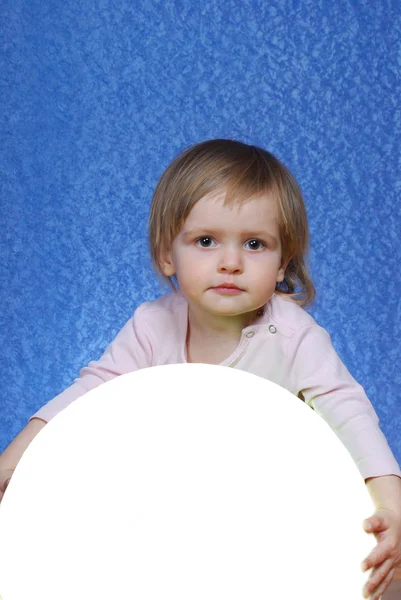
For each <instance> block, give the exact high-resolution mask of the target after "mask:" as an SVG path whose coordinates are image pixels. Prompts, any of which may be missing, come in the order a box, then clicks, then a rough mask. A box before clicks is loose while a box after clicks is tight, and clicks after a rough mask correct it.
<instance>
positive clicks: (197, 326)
mask: <svg viewBox="0 0 401 600" xmlns="http://www.w3.org/2000/svg"><path fill="white" fill-rule="evenodd" d="M256 313H257V311H256V310H255V311H252V313H245V314H242V315H236V316H234V317H224V316H223V317H221V316H219V315H211V314H210V313H204V312H203V311H200V310H199V309H197V307H193V306H191V305H189V309H188V328H189V331H190V332H191V336H195V337H197V338H204V339H208V338H209V339H210V338H219V339H220V340H233V339H236V340H239V338H240V337H241V332H242V330H243V329H244V328H245V327H248V325H250V324H251V323H252V321H253V320H254V318H255V316H256Z"/></svg>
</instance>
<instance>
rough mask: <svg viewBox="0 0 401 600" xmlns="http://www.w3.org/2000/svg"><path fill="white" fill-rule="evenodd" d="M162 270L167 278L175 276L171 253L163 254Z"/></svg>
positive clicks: (161, 257)
mask: <svg viewBox="0 0 401 600" xmlns="http://www.w3.org/2000/svg"><path fill="white" fill-rule="evenodd" d="M159 264H160V269H161V271H162V273H163V275H165V276H166V277H172V276H173V275H174V274H175V271H176V269H175V266H174V263H173V257H172V255H171V252H163V253H162V254H161V255H160V263H159Z"/></svg>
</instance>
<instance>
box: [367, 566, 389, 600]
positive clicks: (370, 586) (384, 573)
mask: <svg viewBox="0 0 401 600" xmlns="http://www.w3.org/2000/svg"><path fill="white" fill-rule="evenodd" d="M392 571H393V572H394V567H393V561H392V560H391V559H388V560H386V561H384V562H383V563H382V564H381V565H380V566H378V567H377V568H376V569H374V570H373V571H372V573H371V574H370V577H369V579H368V581H367V582H366V584H365V587H364V589H363V590H364V595H365V598H368V597H369V594H372V593H376V590H377V589H378V588H379V586H381V585H382V583H383V582H384V581H385V580H386V579H387V578H388V576H389V574H390V573H391V572H392ZM391 578H392V575H391ZM390 581H391V579H390ZM386 587H387V586H386ZM379 595H380V594H379Z"/></svg>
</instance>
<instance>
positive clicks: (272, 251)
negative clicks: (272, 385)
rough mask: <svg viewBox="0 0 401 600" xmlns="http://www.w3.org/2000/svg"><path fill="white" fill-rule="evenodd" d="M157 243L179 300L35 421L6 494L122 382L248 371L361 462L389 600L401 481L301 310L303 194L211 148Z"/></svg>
mask: <svg viewBox="0 0 401 600" xmlns="http://www.w3.org/2000/svg"><path fill="white" fill-rule="evenodd" d="M149 237H150V248H151V253H152V259H153V263H154V266H155V268H156V270H157V272H158V273H159V274H160V275H161V276H162V277H163V278H164V279H165V280H166V281H168V283H169V284H170V286H171V287H172V293H170V294H166V295H164V296H162V297H161V298H159V299H157V300H155V301H153V302H146V303H144V304H142V305H141V306H140V307H139V308H138V309H137V310H136V311H135V313H134V316H133V318H132V319H131V320H130V321H128V323H127V324H126V325H125V326H124V328H123V329H122V330H121V332H120V333H119V334H118V335H117V337H116V339H115V340H114V341H113V342H112V344H111V345H110V346H109V347H108V348H107V349H106V351H105V353H104V354H103V356H102V357H101V358H100V359H99V360H98V361H96V362H92V363H90V364H89V366H88V367H86V368H84V369H83V370H82V371H81V373H80V377H79V379H77V380H75V382H74V383H73V385H72V386H71V387H70V388H68V389H67V390H66V391H64V392H63V393H61V394H60V395H59V396H57V397H56V398H54V399H53V400H52V401H51V402H49V403H48V404H47V405H45V406H44V407H43V408H41V409H40V410H39V411H38V412H37V413H36V414H35V415H34V416H33V417H32V419H31V421H30V422H29V424H28V425H27V426H26V427H25V429H24V430H23V431H22V432H21V433H20V434H19V435H18V436H17V438H16V439H15V440H14V441H13V442H12V443H11V444H10V446H9V447H8V448H7V449H6V450H5V451H4V453H3V455H2V456H1V457H0V487H2V488H3V490H4V489H5V486H6V485H7V481H8V480H9V478H10V476H11V474H12V472H13V470H14V468H15V466H16V464H17V462H18V460H19V459H20V457H21V455H22V453H23V452H24V450H25V448H26V447H27V445H28V444H29V443H30V441H31V440H32V439H33V437H34V436H35V435H36V434H37V432H38V431H39V430H40V429H41V428H42V427H43V426H44V425H45V423H46V422H48V421H49V420H50V419H52V418H53V417H54V416H55V415H56V414H57V413H58V412H59V411H61V410H62V409H63V408H65V407H66V406H67V405H68V404H69V403H71V402H73V401H74V400H75V399H76V398H78V397H79V396H81V395H83V394H85V393H86V392H87V391H89V390H91V389H92V388H94V387H96V386H98V385H100V384H101V383H103V382H105V381H108V380H110V379H112V378H113V377H116V376H118V375H121V374H123V373H127V372H130V371H133V370H136V369H141V368H144V367H150V366H155V365H162V364H172V363H184V362H199V363H212V364H221V365H224V366H229V367H233V368H238V369H243V370H245V371H249V372H250V373H254V374H255V375H259V376H262V377H265V378H267V379H270V380H272V381H274V382H276V383H278V384H279V385H281V386H283V387H285V388H287V389H288V390H290V391H291V392H292V393H293V394H295V395H297V396H298V397H299V398H301V399H302V400H303V401H305V402H306V403H307V404H308V405H310V406H311V407H312V408H314V410H316V411H317V412H318V413H319V414H321V415H322V416H323V418H325V419H326V421H327V422H328V423H329V425H330V426H331V427H332V428H333V429H334V430H335V432H336V433H337V435H338V437H339V438H340V439H341V440H342V441H343V443H344V444H345V446H346V447H347V448H348V450H349V452H350V454H351V456H352V457H353V458H354V460H355V462H356V464H357V466H358V468H359V470H360V472H361V475H362V477H363V478H364V479H365V481H366V482H367V486H368V488H369V491H370V493H371V495H372V497H373V499H374V501H375V503H376V506H377V511H376V513H375V515H373V516H372V517H371V518H370V519H369V520H368V521H367V522H365V529H366V531H371V532H373V533H375V534H376V538H377V540H378V544H377V546H376V548H375V549H374V551H373V552H372V553H371V554H370V555H369V557H368V558H367V559H366V561H365V565H364V567H365V568H367V569H368V568H371V567H374V570H373V571H372V573H371V576H370V579H369V583H368V585H367V588H366V590H365V593H366V594H369V593H372V594H373V595H372V596H371V597H372V598H373V599H374V600H376V599H378V598H379V597H380V595H381V594H382V593H383V591H384V589H385V588H386V587H387V585H388V583H389V582H390V581H391V578H392V576H393V574H394V568H395V566H396V564H397V563H398V562H400V560H401V480H400V476H401V472H400V469H399V467H398V465H397V463H396V461H395V459H394V457H393V455H392V453H391V451H390V448H389V446H388V444H387V442H386V440H385V438H384V436H383V434H382V432H381V430H380V429H379V426H378V418H377V416H376V413H375V411H374V409H373V407H372V405H371V403H370V402H369V400H368V399H367V397H366V395H365V393H364V391H363V389H362V387H361V386H360V385H359V384H358V383H357V382H356V381H355V380H354V379H353V378H352V377H351V375H350V374H349V372H348V371H347V370H346V368H345V367H344V365H343V364H342V362H341V361H340V359H339V357H338V355H337V354H336V352H335V350H334V348H333V346H332V345H331V341H330V337H329V335H328V334H327V333H326V332H325V330H324V329H322V328H321V327H319V326H318V325H317V323H316V322H315V321H314V319H313V318H312V317H311V316H310V315H309V314H308V313H307V312H306V311H305V310H304V309H303V308H302V307H304V306H306V305H307V304H309V303H310V302H312V300H313V297H314V287H313V284H312V282H311V280H310V278H309V275H308V271H307V268H306V265H305V260H304V257H305V255H306V252H307V246H308V225H307V218H306V212H305V207H304V203H303V199H302V196H301V192H300V190H299V188H298V185H297V183H296V182H295V180H294V179H293V177H292V176H291V174H290V173H289V172H288V170H287V169H286V168H285V167H284V166H283V165H282V164H281V163H280V162H279V161H278V160H277V159H276V158H275V157H274V156H272V155H271V154H270V153H268V152H266V151H264V150H262V149H260V148H256V147H253V146H248V145H246V144H242V143H240V142H234V141H230V140H212V141H208V142H203V143H201V144H198V145H197V146H194V147H193V148H190V149H189V150H187V151H185V152H184V153H183V154H182V155H181V156H179V157H178V158H177V159H176V160H175V161H174V162H173V163H172V164H171V165H170V166H169V167H168V169H167V170H166V171H165V173H164V174H163V176H162V177H161V179H160V181H159V183H158V185H157V187H156V190H155V194H154V197H153V201H152V207H151V212H150V221H149Z"/></svg>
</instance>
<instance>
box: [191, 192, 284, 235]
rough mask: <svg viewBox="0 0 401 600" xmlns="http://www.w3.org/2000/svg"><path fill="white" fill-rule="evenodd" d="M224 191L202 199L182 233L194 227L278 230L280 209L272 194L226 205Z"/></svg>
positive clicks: (193, 210) (196, 205) (192, 211)
mask: <svg viewBox="0 0 401 600" xmlns="http://www.w3.org/2000/svg"><path fill="white" fill-rule="evenodd" d="M225 200H226V193H225V191H218V192H213V193H211V194H208V195H207V196H205V197H203V198H201V199H200V200H199V201H198V202H197V203H196V204H195V206H194V207H193V208H192V210H191V212H190V213H189V215H188V217H187V219H186V221H185V223H184V226H183V230H184V231H186V230H188V229H192V228H194V227H198V226H199V227H216V226H219V227H222V228H232V227H233V226H235V227H243V228H244V229H249V228H251V229H252V228H255V227H257V228H258V229H260V228H262V227H266V228H267V229H271V228H272V227H273V228H278V215H277V206H276V202H275V200H274V198H273V195H272V194H263V195H259V196H256V197H251V198H249V199H247V200H246V201H244V202H235V203H234V202H231V203H225Z"/></svg>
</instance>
